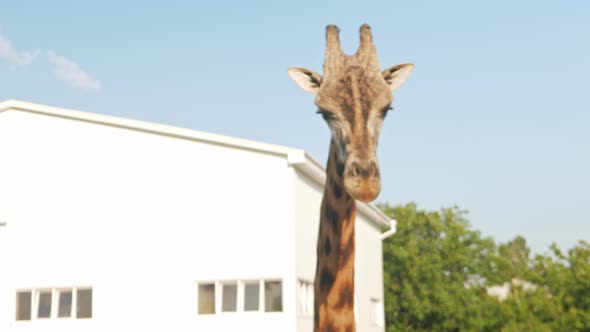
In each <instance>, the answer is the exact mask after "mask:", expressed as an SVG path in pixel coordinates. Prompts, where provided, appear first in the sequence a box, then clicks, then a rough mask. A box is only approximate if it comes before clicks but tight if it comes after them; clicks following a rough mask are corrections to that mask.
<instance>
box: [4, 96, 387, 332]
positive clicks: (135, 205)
mask: <svg viewBox="0 0 590 332" xmlns="http://www.w3.org/2000/svg"><path fill="white" fill-rule="evenodd" d="M324 176H325V175H324V169H323V167H322V166H321V165H320V164H319V163H317V162H316V161H314V160H313V159H312V158H310V157H309V155H307V154H306V153H305V152H304V151H302V150H299V149H292V148H287V147H282V146H275V145H270V144H263V143H258V142H252V141H247V140H242V139H235V138H229V137H224V136H219V135H213V134H208V133H202V132H197V131H193V130H187V129H180V128H175V127H170V126H163V125H157V124H151V123H145V122H139V121H134V120H127V119H121V118H115V117H110V116H104V115H98V114H90V113H84V112H79V111H73V110H66V109H61V108H55V107H49V106H44V105H37V104H31V103H27V102H21V101H13V100H9V101H5V102H0V331H3V332H4V331H11V332H12V331H60V332H64V331H66V332H67V331H101V332H104V331H207V332H215V331H273V332H276V331H293V332H294V331H306V332H307V331H311V330H312V325H313V319H312V314H313V298H312V287H311V285H312V282H313V277H314V272H315V259H316V255H315V243H316V237H317V230H318V221H319V209H320V200H321V195H322V191H323V181H324ZM358 208H359V211H358V217H357V224H356V232H357V233H356V234H357V245H356V248H357V252H356V254H357V259H356V279H355V280H356V281H355V282H356V315H357V324H358V325H357V326H358V327H357V330H358V331H362V332H371V331H384V327H383V304H382V303H383V279H382V254H381V240H380V230H381V228H382V227H387V226H389V220H388V218H387V217H386V216H385V215H384V214H383V213H381V212H380V211H379V210H378V209H377V208H375V207H373V206H371V205H367V204H361V203H359V204H358Z"/></svg>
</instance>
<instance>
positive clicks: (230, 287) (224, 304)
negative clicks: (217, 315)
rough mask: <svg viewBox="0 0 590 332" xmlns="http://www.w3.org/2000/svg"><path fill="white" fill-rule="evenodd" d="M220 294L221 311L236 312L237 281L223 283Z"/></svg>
mask: <svg viewBox="0 0 590 332" xmlns="http://www.w3.org/2000/svg"><path fill="white" fill-rule="evenodd" d="M221 295H222V298H221V311H223V312H236V310H237V309H238V283H237V282H234V283H227V284H223V288H222V291H221Z"/></svg>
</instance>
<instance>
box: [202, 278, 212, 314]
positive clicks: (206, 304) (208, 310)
mask: <svg viewBox="0 0 590 332" xmlns="http://www.w3.org/2000/svg"><path fill="white" fill-rule="evenodd" d="M214 313H215V284H201V285H199V314H214Z"/></svg>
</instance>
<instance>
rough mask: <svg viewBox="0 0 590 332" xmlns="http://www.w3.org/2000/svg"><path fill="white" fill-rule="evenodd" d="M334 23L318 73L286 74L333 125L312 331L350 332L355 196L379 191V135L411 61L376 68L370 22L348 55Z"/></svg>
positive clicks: (365, 196) (301, 70) (370, 197)
mask: <svg viewBox="0 0 590 332" xmlns="http://www.w3.org/2000/svg"><path fill="white" fill-rule="evenodd" d="M339 32H340V30H339V29H338V27H336V26H335V25H328V26H327V27H326V54H325V58H324V66H323V70H324V72H323V73H324V74H323V76H321V75H320V74H318V73H316V72H314V71H312V70H309V69H306V68H301V67H293V68H289V75H290V76H291V78H292V79H293V80H294V81H295V82H296V83H297V84H298V85H299V86H300V87H301V88H302V89H303V90H305V91H307V92H309V93H312V94H314V95H315V96H316V97H315V104H316V105H317V107H318V111H317V113H319V114H321V116H322V117H323V118H324V120H325V121H326V122H327V124H328V127H329V128H330V130H331V140H330V150H329V154H328V163H327V167H326V173H327V174H326V182H325V185H324V195H323V199H322V203H321V210H320V228H319V233H318V241H317V263H316V274H315V281H314V332H325V331H346V332H348V331H355V330H356V326H355V317H354V251H355V228H354V221H355V217H356V201H355V200H359V201H362V202H371V201H373V200H374V199H375V198H376V197H377V195H378V194H379V192H380V190H381V180H380V173H379V164H378V162H377V154H376V152H377V151H376V150H377V142H378V138H379V132H380V129H381V125H382V123H383V120H384V118H385V116H386V114H387V112H388V111H389V110H391V109H392V108H391V103H392V102H393V96H392V94H391V92H392V91H393V90H395V89H397V88H398V87H399V86H400V85H401V84H402V83H403V82H404V81H405V80H406V79H407V77H408V76H409V74H410V72H411V71H412V69H413V68H414V65H413V64H410V63H407V64H400V65H397V66H392V67H389V68H387V69H385V70H383V71H381V69H380V67H379V63H378V60H377V51H376V48H375V45H374V43H373V37H372V34H371V28H370V27H369V25H367V24H363V25H362V26H361V28H360V46H359V48H358V50H357V52H356V53H355V54H354V55H352V56H350V55H346V54H344V52H343V51H342V49H341V47H340V39H339Z"/></svg>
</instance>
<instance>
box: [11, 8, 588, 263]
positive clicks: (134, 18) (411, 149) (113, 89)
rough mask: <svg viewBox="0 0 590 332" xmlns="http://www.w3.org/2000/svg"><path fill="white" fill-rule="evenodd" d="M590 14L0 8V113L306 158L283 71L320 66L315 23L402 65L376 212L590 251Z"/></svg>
mask: <svg viewBox="0 0 590 332" xmlns="http://www.w3.org/2000/svg"><path fill="white" fill-rule="evenodd" d="M588 13H590V3H589V2H585V1H559V2H558V1H551V2H549V1H507V0H497V1H487V2H476V1H444V2H443V1H391V0H390V1H354V2H347V1H298V2H289V3H281V2H278V1H250V2H238V1H234V2H228V1H216V2H214V1H211V2H205V1H185V2H181V1H165V2H164V1H162V2H160V3H157V2H145V1H127V2H122V1H101V2H100V3H99V2H96V3H94V4H88V3H83V2H81V1H51V2H46V1H19V2H16V1H15V2H11V3H9V4H3V5H2V11H0V100H5V99H21V100H26V101H32V102H37V103H43V104H49V105H54V106H60V107H67V108H75V109H79V110H83V111H89V112H96V113H103V114H110V115H116V116H122V117H128V118H133V119H140V120H145V121H152V122H159V123H165V124H171V125H176V126H180V127H187V128H192V129H197V130H202V131H209V132H214V133H218V134H224V135H230V136H237V137H241V138H247V139H253V140H259V141H264V142H270V143H275V144H281V145H287V146H293V147H299V148H303V149H305V150H307V151H308V152H310V153H311V154H312V155H313V156H315V157H316V158H317V159H318V160H320V161H325V160H326V158H327V149H328V142H329V131H328V129H327V126H326V125H325V124H324V123H323V121H322V119H321V118H320V117H319V116H318V115H317V114H315V106H314V105H313V96H311V95H308V94H307V93H305V92H303V91H302V90H300V89H299V87H298V86H297V85H296V84H295V83H294V82H292V81H291V80H290V78H289V77H288V75H287V68H288V67H290V66H303V67H308V68H311V69H314V70H316V71H318V72H319V71H321V63H322V61H323V52H324V27H325V26H326V25H327V24H330V23H334V24H337V25H338V26H339V27H340V28H341V39H342V43H343V48H344V50H345V51H346V52H348V53H353V52H354V51H355V50H356V47H357V45H358V28H359V26H360V25H361V24H362V23H364V22H367V23H369V24H371V26H372V27H373V33H374V38H375V42H376V44H377V48H378V52H379V57H380V62H381V65H382V66H383V67H385V66H390V65H394V64H398V63H404V62H413V63H415V64H416V69H415V71H414V72H413V74H412V75H411V77H410V78H409V80H408V81H407V82H406V84H405V85H404V86H402V87H401V88H400V89H399V90H398V91H396V93H395V97H396V99H395V102H394V107H395V111H394V112H392V113H391V114H390V115H389V116H388V118H387V120H386V123H385V125H384V128H383V130H382V134H381V139H380V147H379V158H380V163H381V168H382V177H383V190H382V193H381V195H380V196H379V197H378V199H377V201H378V202H385V201H388V202H390V203H391V204H403V203H406V202H409V201H415V202H417V204H418V205H419V206H420V207H423V208H427V209H438V208H440V207H448V206H452V205H458V206H460V207H461V208H464V209H467V210H469V218H470V221H471V223H472V224H473V226H474V227H475V228H476V229H479V230H481V231H482V232H483V234H484V235H489V236H493V237H494V238H496V239H497V240H500V241H505V240H508V239H510V238H513V237H514V236H516V235H523V236H525V237H526V238H527V240H528V241H529V244H530V246H531V247H532V249H533V250H534V251H536V252H544V251H546V250H547V248H548V246H549V244H550V243H551V242H553V241H555V242H557V244H558V245H559V246H560V247H562V248H569V247H571V246H572V245H574V244H575V243H576V242H577V240H578V239H585V240H587V241H588V240H590V174H589V173H590V130H589V127H590V93H589V92H588V90H589V88H590V38H589V36H590V20H589V19H588Z"/></svg>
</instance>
